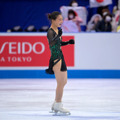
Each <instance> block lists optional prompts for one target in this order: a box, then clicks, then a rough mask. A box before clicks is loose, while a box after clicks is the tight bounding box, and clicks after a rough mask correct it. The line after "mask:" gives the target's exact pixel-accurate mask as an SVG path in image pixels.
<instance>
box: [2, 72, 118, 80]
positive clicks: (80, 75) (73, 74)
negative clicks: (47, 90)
mask: <svg viewBox="0 0 120 120" xmlns="http://www.w3.org/2000/svg"><path fill="white" fill-rule="evenodd" d="M0 78H1V79H7V78H38V79H40V78H41V79H42V78H44V79H45V78H55V76H54V75H49V74H46V73H45V70H0ZM68 78H87V79H88V78H109V79H110V78H111V79H113V78H115V79H119V78H120V70H68Z"/></svg>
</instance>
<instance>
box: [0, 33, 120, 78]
mask: <svg viewBox="0 0 120 120" xmlns="http://www.w3.org/2000/svg"><path fill="white" fill-rule="evenodd" d="M0 36H6V37H7V36H10V37H13V36H17V37H18V36H20V37H24V36H25V37H26V36H27V37H29V39H31V38H32V37H36V36H37V37H40V38H41V39H40V42H43V39H46V38H45V36H46V33H0ZM31 36H32V37H31ZM17 37H16V38H17ZM69 37H70V38H71V37H72V38H74V39H75V45H74V46H70V48H68V49H66V48H65V50H66V51H64V57H66V58H65V61H66V63H67V67H68V78H117V79H119V78H120V55H119V51H120V47H119V46H120V39H119V38H120V34H119V33H67V34H63V38H64V40H65V39H66V40H67V39H68V38H69ZM16 38H15V39H16ZM70 38H69V39H70ZM5 40H6V42H10V40H9V38H8V40H7V39H5ZM17 40H18V43H19V42H20V41H22V42H26V41H29V40H27V39H23V40H21V39H20V41H19V39H17ZM35 40H37V39H35ZM46 40H47V39H46ZM12 41H13V39H12ZM15 41H16V40H15ZM33 41H34V40H30V41H29V42H31V44H32V42H33ZM3 42H4V41H3ZM37 42H38V41H37ZM43 43H44V42H43ZM44 44H45V43H44ZM3 48H4V47H3ZM71 48H72V49H71ZM5 49H6V48H5ZM63 49H64V47H63ZM69 49H70V50H71V51H72V54H70V55H72V56H69V57H68V55H66V54H68V52H67V51H69ZM0 50H1V49H0ZM6 50H7V49H6ZM3 52H4V54H3V55H6V56H8V55H9V54H6V51H3ZM13 52H14V51H13ZM46 52H47V53H46V54H47V55H48V51H47V50H46ZM46 54H43V55H44V57H42V56H41V58H44V60H43V61H41V64H38V65H35V64H33V63H37V62H35V61H33V62H31V63H30V64H29V65H27V66H26V64H27V63H24V65H23V64H22V65H21V64H20V65H19V64H16V63H10V65H11V66H9V65H6V64H5V65H6V66H4V65H3V64H1V66H0V78H2V79H4V78H38V79H40V78H55V77H54V75H48V74H46V73H45V69H44V67H45V68H47V67H48V63H47V62H46V61H45V60H48V58H45V57H46ZM20 55H21V56H22V54H18V56H20ZM28 55H29V56H32V58H35V57H34V55H33V54H28ZM0 56H1V55H0ZM21 56H20V57H21ZM13 57H14V56H13ZM36 57H37V58H38V56H37V54H36ZM41 58H40V59H41ZM69 58H72V60H71V59H69ZM42 62H44V63H45V64H44V65H43V63H42ZM68 62H70V63H68ZM18 65H19V66H18ZM21 66H23V67H21ZM69 67H71V68H69ZM28 68H29V69H28Z"/></svg>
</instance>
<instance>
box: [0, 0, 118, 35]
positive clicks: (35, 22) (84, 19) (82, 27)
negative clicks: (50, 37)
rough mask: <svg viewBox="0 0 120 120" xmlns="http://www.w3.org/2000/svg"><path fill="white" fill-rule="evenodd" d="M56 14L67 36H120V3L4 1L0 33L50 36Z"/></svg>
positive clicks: (0, 10)
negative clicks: (49, 14) (68, 33)
mask: <svg viewBox="0 0 120 120" xmlns="http://www.w3.org/2000/svg"><path fill="white" fill-rule="evenodd" d="M53 11H60V12H61V13H62V15H63V24H62V29H63V32H75V33H76V32H120V0H57V1H56V0H34V1H32V0H1V1H0V32H46V31H47V30H48V28H49V25H50V21H49V20H48V19H47V14H48V13H51V12H53Z"/></svg>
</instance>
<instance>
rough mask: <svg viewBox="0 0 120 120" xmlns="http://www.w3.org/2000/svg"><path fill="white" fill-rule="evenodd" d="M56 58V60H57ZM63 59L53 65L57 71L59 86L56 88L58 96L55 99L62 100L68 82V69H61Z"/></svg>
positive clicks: (55, 71)
mask: <svg viewBox="0 0 120 120" xmlns="http://www.w3.org/2000/svg"><path fill="white" fill-rule="evenodd" d="M56 61H57V60H55V61H54V62H56ZM61 65H62V60H60V61H59V62H58V63H57V64H55V65H54V66H53V71H54V73H55V77H56V81H57V88H56V96H55V101H56V102H61V101H62V96H63V89H64V86H65V84H66V83H67V71H61Z"/></svg>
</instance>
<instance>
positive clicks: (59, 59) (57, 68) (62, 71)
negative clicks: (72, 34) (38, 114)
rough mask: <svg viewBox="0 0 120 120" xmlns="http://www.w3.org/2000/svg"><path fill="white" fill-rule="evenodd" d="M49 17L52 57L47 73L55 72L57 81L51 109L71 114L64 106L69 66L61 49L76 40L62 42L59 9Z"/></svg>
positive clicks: (61, 19)
mask: <svg viewBox="0 0 120 120" xmlns="http://www.w3.org/2000/svg"><path fill="white" fill-rule="evenodd" d="M48 18H49V20H50V21H51V26H50V28H49V30H48V32H47V38H48V42H49V47H50V50H51V58H50V61H49V68H48V69H46V73H48V74H55V77H56V81H57V88H56V96H55V102H54V103H53V105H52V108H51V109H52V111H53V112H55V113H58V112H60V113H64V114H68V115H69V114H70V111H69V110H67V109H65V108H63V106H62V96H63V89H64V86H65V84H66V83H67V68H66V64H65V61H64V56H63V54H62V51H61V46H64V45H68V44H74V40H73V39H71V40H69V41H67V42H62V39H61V35H62V29H60V30H58V28H59V27H61V25H62V23H63V18H62V15H61V13H59V12H57V11H55V12H52V13H51V14H48Z"/></svg>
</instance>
